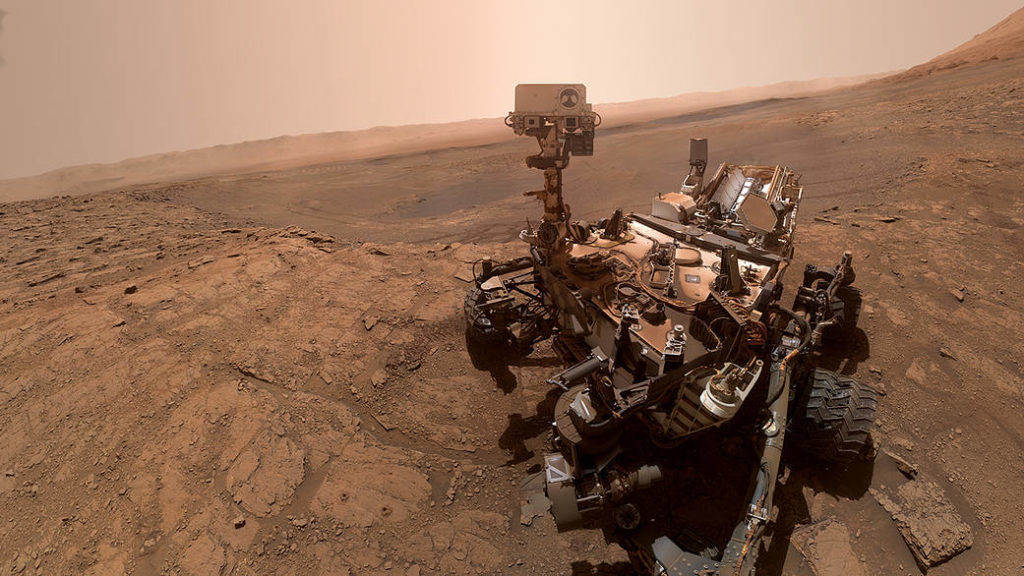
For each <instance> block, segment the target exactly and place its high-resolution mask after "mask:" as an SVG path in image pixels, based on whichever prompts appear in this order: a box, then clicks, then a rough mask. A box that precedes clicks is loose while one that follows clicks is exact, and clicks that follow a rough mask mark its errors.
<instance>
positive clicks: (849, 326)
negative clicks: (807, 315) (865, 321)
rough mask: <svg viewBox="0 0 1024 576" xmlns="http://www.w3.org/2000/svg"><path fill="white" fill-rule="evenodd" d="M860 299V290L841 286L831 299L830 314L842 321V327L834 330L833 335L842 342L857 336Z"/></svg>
mask: <svg viewBox="0 0 1024 576" xmlns="http://www.w3.org/2000/svg"><path fill="white" fill-rule="evenodd" d="M862 298H863V297H862V293H861V291H860V288H854V287H853V286H843V287H841V288H840V289H839V290H837V291H836V296H835V298H833V299H832V314H833V315H834V316H838V317H840V318H842V319H843V323H842V325H841V326H840V327H838V328H835V330H834V334H835V335H836V336H837V337H838V338H840V339H842V340H843V341H850V340H853V338H854V336H855V335H856V334H857V321H858V320H859V319H860V307H861V300H862Z"/></svg>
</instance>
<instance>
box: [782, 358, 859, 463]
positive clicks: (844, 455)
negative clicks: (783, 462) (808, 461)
mask: <svg viewBox="0 0 1024 576" xmlns="http://www.w3.org/2000/svg"><path fill="white" fill-rule="evenodd" d="M807 378H808V381H807V382H806V384H805V386H804V390H802V391H801V394H800V396H799V397H798V400H797V406H796V407H795V410H794V413H793V420H792V423H791V428H790V430H791V431H792V436H791V437H792V439H793V442H794V443H795V444H797V445H798V446H799V447H800V448H801V449H803V450H804V451H805V452H807V453H809V454H810V455H812V456H814V457H816V458H818V459H820V460H822V461H824V462H829V463H833V464H839V465H843V466H845V465H848V464H851V463H853V462H854V461H856V460H859V459H862V458H864V456H865V455H866V454H867V453H868V449H869V447H870V445H871V427H872V426H873V425H874V422H875V411H876V410H877V409H878V393H877V392H875V390H874V389H873V388H871V387H870V386H867V385H865V384H861V383H860V382H858V381H856V380H854V379H853V378H848V377H846V376H841V375H839V374H836V373H835V372H833V371H831V370H825V369H823V368H815V369H814V371H813V372H811V373H810V374H809V375H808V376H807Z"/></svg>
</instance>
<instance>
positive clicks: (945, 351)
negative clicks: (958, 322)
mask: <svg viewBox="0 0 1024 576" xmlns="http://www.w3.org/2000/svg"><path fill="white" fill-rule="evenodd" d="M939 356H942V357H943V358H949V359H950V360H956V356H954V355H953V351H952V350H950V349H949V348H945V347H943V348H939Z"/></svg>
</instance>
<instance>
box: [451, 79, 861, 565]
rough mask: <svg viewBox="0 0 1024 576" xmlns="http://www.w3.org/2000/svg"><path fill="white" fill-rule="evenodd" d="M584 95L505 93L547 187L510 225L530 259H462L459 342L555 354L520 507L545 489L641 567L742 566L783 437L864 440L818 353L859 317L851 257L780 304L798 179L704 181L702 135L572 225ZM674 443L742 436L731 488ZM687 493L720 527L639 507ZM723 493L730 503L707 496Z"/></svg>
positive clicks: (849, 454)
mask: <svg viewBox="0 0 1024 576" xmlns="http://www.w3.org/2000/svg"><path fill="white" fill-rule="evenodd" d="M585 90H586V89H585V87H584V86H583V85H579V84H575V85H573V84H570V85H519V86H517V88H516V110H515V111H514V112H512V113H510V114H509V116H508V118H507V119H506V124H508V125H509V126H510V127H512V128H513V129H514V130H515V132H516V134H519V135H528V136H533V137H536V138H537V140H538V142H539V143H540V145H541V151H540V153H539V154H537V155H535V156H531V157H529V158H528V159H527V164H528V166H530V167H533V168H538V169H542V170H544V181H545V186H544V189H543V190H539V191H536V192H529V193H528V194H531V195H535V196H537V197H538V198H539V199H540V200H541V201H542V202H543V204H544V215H543V218H542V219H541V220H540V222H539V223H538V224H537V225H536V226H532V225H528V227H527V229H526V230H523V232H522V233H521V238H522V239H523V240H524V241H526V243H527V244H528V245H529V255H528V256H524V257H522V258H519V259H516V260H513V261H509V262H492V261H489V260H485V261H481V262H480V263H479V264H478V266H477V267H476V269H475V283H474V285H473V286H472V287H471V289H470V291H469V294H468V296H467V299H466V317H467V326H468V328H467V330H468V332H467V337H468V338H470V339H472V340H475V341H476V342H477V343H480V342H484V343H486V344H487V345H489V346H493V347H502V348H506V349H507V350H508V353H510V354H514V353H517V352H518V353H522V352H524V351H527V350H529V349H530V348H531V347H532V346H533V345H534V344H536V343H537V342H539V341H541V340H545V339H549V338H550V339H552V345H553V348H554V349H555V350H556V351H558V353H559V354H560V355H561V356H562V357H563V359H564V360H565V362H566V365H567V366H568V368H566V369H565V370H563V371H562V372H560V373H558V374H555V375H553V376H552V377H551V378H550V379H549V380H548V382H549V383H550V384H551V385H552V386H556V387H558V388H560V389H561V390H562V392H561V395H560V397H559V398H558V400H557V402H556V404H555V409H554V414H553V415H552V419H553V423H552V426H553V428H554V446H555V450H554V451H553V452H552V453H550V454H547V455H545V457H544V467H543V470H542V471H541V472H540V473H539V474H538V475H536V477H532V478H530V479H528V480H527V482H525V483H524V490H525V491H526V494H525V497H526V499H527V500H528V501H529V502H530V505H531V506H533V507H534V508H536V506H537V503H538V502H541V503H543V505H544V506H543V507H544V508H549V509H550V511H551V513H552V514H553V515H554V518H555V521H556V523H557V524H558V526H559V527H560V528H571V527H573V526H575V525H579V524H581V523H584V522H587V521H590V520H592V521H593V522H594V523H601V522H604V521H607V522H606V524H607V525H613V526H615V527H616V528H614V533H615V535H616V536H615V537H616V538H617V539H618V540H619V541H620V542H621V543H622V544H623V545H624V546H625V547H626V548H627V550H629V552H630V556H631V558H632V559H633V561H634V563H635V564H636V565H637V566H638V567H639V568H640V569H641V570H643V571H646V572H648V573H652V574H750V573H752V572H753V570H754V567H755V560H756V556H757V554H758V551H759V550H760V549H761V548H762V547H764V546H766V545H767V544H768V543H769V541H770V535H771V529H772V526H773V509H774V507H773V496H774V493H775V485H776V480H777V476H778V474H779V465H780V459H781V456H782V450H783V441H784V439H785V438H786V436H787V434H789V436H790V439H791V442H792V443H793V444H798V445H799V446H800V447H802V448H804V449H805V450H806V451H807V452H809V453H811V454H812V455H814V456H816V457H818V458H820V459H822V460H824V461H827V462H832V463H838V464H841V465H844V464H848V463H850V462H852V461H853V460H856V459H859V458H861V457H862V456H864V454H865V453H866V452H867V451H868V450H869V448H870V446H869V444H870V428H871V426H872V423H873V420H874V413H875V408H876V403H877V397H876V394H875V392H874V391H873V390H872V389H871V388H869V387H867V386H864V385H861V384H859V383H857V382H856V381H854V380H852V379H849V378H846V377H843V376H840V375H838V374H836V373H834V372H831V371H828V370H825V369H824V368H821V367H818V366H816V362H815V358H816V357H817V352H818V351H819V349H820V348H821V347H822V346H823V345H824V344H825V343H827V342H830V341H842V340H843V339H844V338H847V337H849V336H850V335H852V334H853V333H854V331H855V330H856V324H857V317H858V313H859V310H860V303H861V293H860V291H859V290H858V289H857V288H854V287H853V286H852V283H853V281H854V271H853V268H852V265H851V259H852V257H851V255H850V254H849V253H846V254H844V255H843V257H842V259H841V261H840V262H839V263H838V265H835V266H829V267H814V266H808V267H807V268H806V269H805V270H804V271H803V278H802V279H801V280H802V281H801V283H800V286H799V287H798V288H797V290H796V298H795V302H794V303H793V305H792V306H791V307H788V308H787V307H785V306H783V305H782V304H781V303H780V299H781V297H782V293H783V284H782V279H783V275H784V273H785V272H786V270H787V269H788V267H789V264H790V259H791V258H792V256H793V248H794V244H793V242H794V238H795V235H794V233H795V230H796V227H797V215H798V213H799V207H800V200H801V197H802V195H803V188H802V187H801V185H800V175H799V174H797V173H795V172H794V171H793V170H791V169H789V168H786V167H784V166H753V165H744V164H730V163H724V164H722V165H720V166H719V167H718V169H717V170H716V171H715V172H714V174H713V175H712V176H711V177H710V178H708V179H705V167H706V165H707V142H706V141H705V140H692V141H691V142H690V171H689V173H688V174H687V175H686V176H685V178H684V179H683V181H682V185H681V188H680V190H679V191H678V192H672V193H668V194H661V195H659V196H658V197H656V198H654V200H653V203H652V207H651V213H650V214H646V215H641V214H623V213H622V212H621V211H618V210H617V211H615V212H614V213H613V214H611V215H610V216H609V217H608V218H605V219H602V220H600V221H598V222H596V223H587V222H582V221H577V220H573V219H572V217H571V214H570V210H569V206H568V205H566V204H564V203H563V199H562V169H563V168H565V167H566V166H567V165H568V163H569V159H570V157H571V155H591V154H592V153H593V142H594V132H595V128H596V127H597V126H599V125H600V117H599V116H598V115H597V114H595V113H594V112H593V111H592V109H591V106H590V105H589V104H587V103H586V91H585ZM687 445H699V446H700V448H699V450H698V454H699V456H700V458H699V464H696V466H697V468H698V470H709V469H708V468H704V467H706V466H707V458H704V457H703V456H704V455H706V454H707V453H708V452H723V453H724V452H730V451H732V452H735V451H737V450H741V449H742V446H744V445H745V446H749V447H750V448H752V450H749V452H750V453H751V456H750V458H748V459H747V460H746V461H745V462H749V465H745V466H743V469H742V470H741V471H740V473H739V475H738V478H739V479H740V481H738V482H733V483H731V484H736V485H738V492H737V490H736V488H737V486H714V485H709V483H708V482H706V481H704V482H701V481H695V480H693V478H692V477H689V480H687V478H688V477H686V476H685V475H684V476H679V475H678V474H675V473H674V472H673V470H676V469H678V467H679V465H680V462H681V461H684V460H686V459H687V458H690V457H691V456H688V455H687V454H690V455H693V454H694V452H693V451H691V452H689V453H687V452H685V450H686V449H685V447H686V446H687ZM737 446H739V447H741V448H737ZM692 457H693V458H694V461H695V462H697V461H698V460H697V456H692ZM740 461H741V460H737V459H731V460H730V459H727V460H726V463H725V465H727V466H731V467H736V466H737V462H740ZM840 468H841V467H840ZM691 472H692V470H691ZM699 474H703V472H699ZM673 475H675V478H674V480H673V478H670V476H673ZM734 476H735V475H734ZM709 477H710V471H709ZM715 477H716V478H717V477H718V476H715ZM654 484H658V485H659V486H660V489H659V490H657V491H646V492H645V491H643V490H642V489H643V488H646V487H648V486H651V485H654ZM730 489H731V490H730ZM697 491H704V492H712V494H701V495H700V498H701V502H703V505H704V506H705V507H707V505H708V502H710V503H711V506H712V508H713V509H714V511H713V514H714V515H715V516H718V517H719V520H720V519H721V518H720V517H721V516H723V515H724V516H730V515H731V517H730V518H727V519H726V526H727V529H726V530H721V529H718V530H717V532H716V530H715V529H711V530H710V531H708V532H709V533H705V534H702V533H700V530H699V528H700V526H685V525H684V526H678V525H674V524H672V523H664V522H660V523H659V522H655V521H653V520H649V518H650V517H651V516H656V515H657V514H653V513H652V511H651V510H650V507H651V506H652V504H651V503H650V502H645V501H644V498H645V497H644V494H645V493H648V492H656V493H657V494H656V496H657V498H661V499H662V502H663V503H664V502H665V501H666V500H667V502H668V505H669V506H671V505H672V503H673V501H684V500H686V499H691V500H692V499H693V498H694V496H695V492H697ZM730 491H731V493H733V494H736V493H738V494H739V495H740V497H739V499H738V501H739V502H740V505H739V506H731V507H730V506H729V505H728V504H727V503H725V502H724V501H723V503H722V504H721V505H719V504H717V503H716V502H717V501H716V500H715V496H716V494H721V495H722V496H723V498H724V495H725V494H727V493H730ZM653 505H655V506H657V505H658V504H653ZM663 505H664V504H663ZM732 512H735V514H732ZM698 524H701V526H704V527H706V526H707V525H708V523H706V522H705V523H698ZM711 524H714V523H713V522H712V523H711Z"/></svg>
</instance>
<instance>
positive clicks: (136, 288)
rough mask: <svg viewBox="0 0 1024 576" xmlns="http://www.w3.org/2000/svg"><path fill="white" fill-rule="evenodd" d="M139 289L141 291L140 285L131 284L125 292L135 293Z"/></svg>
mask: <svg viewBox="0 0 1024 576" xmlns="http://www.w3.org/2000/svg"><path fill="white" fill-rule="evenodd" d="M138 291H139V287H138V286H136V285H135V284H132V285H130V286H128V287H127V288H125V289H124V293H125V294H135V293H136V292H138Z"/></svg>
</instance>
